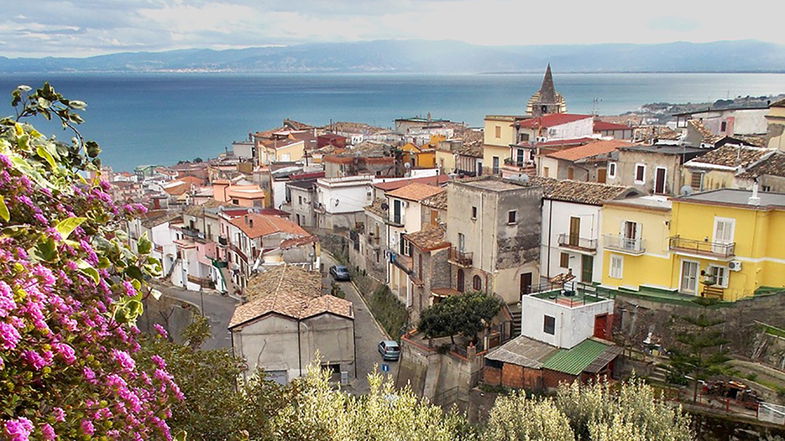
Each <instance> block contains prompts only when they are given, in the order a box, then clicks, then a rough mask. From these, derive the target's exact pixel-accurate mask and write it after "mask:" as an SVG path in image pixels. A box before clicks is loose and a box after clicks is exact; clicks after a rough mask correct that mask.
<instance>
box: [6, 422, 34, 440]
mask: <svg viewBox="0 0 785 441" xmlns="http://www.w3.org/2000/svg"><path fill="white" fill-rule="evenodd" d="M31 433H33V423H32V422H31V421H30V420H28V419H27V418H25V417H21V418H18V419H15V420H8V421H6V422H5V435H6V436H7V437H8V439H9V440H10V441H27V440H28V439H30V434H31Z"/></svg>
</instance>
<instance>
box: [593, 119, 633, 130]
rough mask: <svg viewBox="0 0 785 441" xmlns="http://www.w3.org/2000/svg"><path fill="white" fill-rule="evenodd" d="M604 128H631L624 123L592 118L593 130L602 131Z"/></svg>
mask: <svg viewBox="0 0 785 441" xmlns="http://www.w3.org/2000/svg"><path fill="white" fill-rule="evenodd" d="M606 130H632V127H630V126H627V125H624V124H616V123H612V122H608V121H601V120H599V119H595V120H594V131H595V132H602V131H606Z"/></svg>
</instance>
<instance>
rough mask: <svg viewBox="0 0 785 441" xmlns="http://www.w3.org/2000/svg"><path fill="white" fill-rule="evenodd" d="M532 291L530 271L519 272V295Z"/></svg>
mask: <svg viewBox="0 0 785 441" xmlns="http://www.w3.org/2000/svg"><path fill="white" fill-rule="evenodd" d="M530 292H532V273H523V274H521V295H525V294H529V293H530Z"/></svg>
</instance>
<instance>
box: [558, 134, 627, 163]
mask: <svg viewBox="0 0 785 441" xmlns="http://www.w3.org/2000/svg"><path fill="white" fill-rule="evenodd" d="M632 145H633V144H632V143H631V142H627V141H620V140H616V139H611V140H608V141H595V142H590V143H588V144H585V145H582V146H578V147H572V148H569V149H565V150H559V151H558V152H554V153H549V154H548V155H546V156H548V157H550V158H556V159H563V160H565V161H577V160H580V159H584V158H590V157H592V156H597V155H602V154H606V153H611V152H614V151H616V150H618V149H619V148H620V147H629V146H632Z"/></svg>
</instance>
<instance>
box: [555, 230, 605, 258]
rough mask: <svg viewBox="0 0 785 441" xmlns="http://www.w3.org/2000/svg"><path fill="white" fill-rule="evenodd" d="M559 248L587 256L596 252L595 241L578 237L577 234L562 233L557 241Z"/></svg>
mask: <svg viewBox="0 0 785 441" xmlns="http://www.w3.org/2000/svg"><path fill="white" fill-rule="evenodd" d="M558 243H559V246H560V247H562V248H569V249H571V250H576V251H582V252H585V253H589V254H594V253H596V252H597V239H589V238H586V237H580V236H578V235H577V234H570V233H562V234H560V235H559V239H558Z"/></svg>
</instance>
